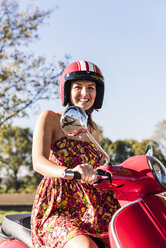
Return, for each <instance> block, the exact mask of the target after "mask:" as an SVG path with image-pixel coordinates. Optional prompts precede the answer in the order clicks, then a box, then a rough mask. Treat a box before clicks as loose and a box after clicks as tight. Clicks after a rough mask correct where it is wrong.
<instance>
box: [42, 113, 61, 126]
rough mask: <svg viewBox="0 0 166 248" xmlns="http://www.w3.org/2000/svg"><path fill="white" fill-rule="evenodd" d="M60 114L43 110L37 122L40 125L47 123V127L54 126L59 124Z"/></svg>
mask: <svg viewBox="0 0 166 248" xmlns="http://www.w3.org/2000/svg"><path fill="white" fill-rule="evenodd" d="M60 116H61V113H57V112H53V111H51V110H45V111H43V112H42V113H41V114H40V115H39V117H38V122H40V123H41V124H42V123H43V124H46V123H48V124H49V125H52V124H53V125H56V123H59V120H60Z"/></svg>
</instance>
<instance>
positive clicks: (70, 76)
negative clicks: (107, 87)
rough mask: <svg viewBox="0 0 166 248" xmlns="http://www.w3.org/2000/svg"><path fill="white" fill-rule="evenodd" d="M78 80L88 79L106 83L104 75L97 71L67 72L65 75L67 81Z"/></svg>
mask: <svg viewBox="0 0 166 248" xmlns="http://www.w3.org/2000/svg"><path fill="white" fill-rule="evenodd" d="M76 80H88V81H92V82H96V83H102V84H104V78H103V76H102V75H100V74H99V73H96V72H91V71H76V72H71V73H67V74H66V75H65V81H76Z"/></svg>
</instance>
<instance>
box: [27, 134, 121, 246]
mask: <svg viewBox="0 0 166 248" xmlns="http://www.w3.org/2000/svg"><path fill="white" fill-rule="evenodd" d="M101 158H102V154H101V153H100V152H99V151H98V150H97V149H96V148H95V146H94V145H93V144H92V143H91V142H85V141H81V140H80V141H78V140H74V139H70V138H68V137H62V138H61V139H59V140H58V141H57V142H56V143H55V144H54V145H52V146H51V149H50V158H49V159H50V160H51V161H52V162H55V163H56V164H58V165H63V166H64V165H65V166H66V167H68V168H74V167H75V166H76V165H79V164H82V163H89V164H91V165H92V166H93V167H94V168H96V167H97V166H99V164H100V161H101ZM118 208H119V204H118V201H117V199H116V198H115V196H114V193H113V192H112V191H111V190H101V189H100V190H99V189H96V188H95V187H94V186H93V185H89V184H82V183H80V182H79V181H77V180H68V179H61V178H50V177H44V178H43V179H42V181H41V183H40V184H39V187H38V189H37V193H36V197H35V200H34V204H33V210H32V219H31V223H32V243H33V246H34V247H35V248H39V247H42V248H44V247H47V248H53V247H57V248H62V247H64V245H65V244H66V242H67V241H69V240H70V239H71V238H73V237H75V236H77V235H81V234H84V235H89V236H92V237H100V238H104V237H108V224H109V222H110V220H111V218H112V216H113V214H114V213H115V212H116V211H117V209H118Z"/></svg>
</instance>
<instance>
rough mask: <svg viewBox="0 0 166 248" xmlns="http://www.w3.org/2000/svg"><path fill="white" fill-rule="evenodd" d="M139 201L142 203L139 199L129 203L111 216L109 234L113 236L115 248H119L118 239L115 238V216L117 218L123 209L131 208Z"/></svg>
mask: <svg viewBox="0 0 166 248" xmlns="http://www.w3.org/2000/svg"><path fill="white" fill-rule="evenodd" d="M140 201H142V200H141V199H138V200H136V201H134V202H131V203H128V204H126V205H125V206H123V207H121V208H120V209H119V210H118V211H117V212H116V213H115V214H114V215H113V217H112V220H111V233H112V236H113V239H114V241H115V244H116V247H117V248H121V246H120V243H119V241H118V238H117V236H116V231H115V228H114V222H115V218H116V216H117V215H118V214H119V213H120V212H121V211H122V210H123V209H125V208H127V207H128V206H131V205H133V204H135V203H138V202H140Z"/></svg>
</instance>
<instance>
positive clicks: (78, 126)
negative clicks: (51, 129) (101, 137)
mask: <svg viewBox="0 0 166 248" xmlns="http://www.w3.org/2000/svg"><path fill="white" fill-rule="evenodd" d="M61 127H62V130H63V131H64V133H65V134H67V135H69V136H75V135H77V134H79V133H81V132H86V131H87V115H86V112H85V111H84V110H83V109H81V108H78V107H75V106H71V107H69V108H67V109H66V110H65V112H64V113H63V114H62V116H61Z"/></svg>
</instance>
